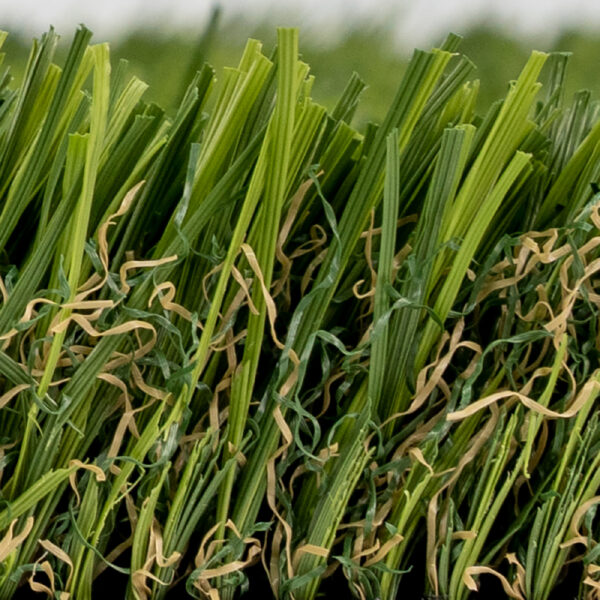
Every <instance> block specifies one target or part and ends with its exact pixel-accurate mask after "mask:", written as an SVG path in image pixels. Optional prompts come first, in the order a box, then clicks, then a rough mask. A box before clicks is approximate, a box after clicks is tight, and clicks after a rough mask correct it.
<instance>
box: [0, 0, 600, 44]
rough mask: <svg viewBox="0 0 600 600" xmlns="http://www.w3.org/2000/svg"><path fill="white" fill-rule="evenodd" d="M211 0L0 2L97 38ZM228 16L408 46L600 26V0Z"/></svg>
mask: <svg viewBox="0 0 600 600" xmlns="http://www.w3.org/2000/svg"><path fill="white" fill-rule="evenodd" d="M212 4H213V2H211V1H210V0H195V1H194V0H17V1H16V2H15V0H0V27H1V28H4V29H8V30H9V31H10V30H14V29H19V30H21V31H24V32H25V33H27V34H31V35H38V34H40V33H41V32H42V31H44V30H45V29H47V27H48V25H50V24H53V25H54V26H55V27H56V28H57V30H58V32H59V33H63V34H68V33H70V32H71V31H72V30H73V28H74V27H75V26H76V25H77V24H79V23H82V22H83V23H85V24H86V25H87V26H88V27H89V28H90V29H92V30H93V31H94V33H95V34H96V36H95V37H96V39H97V40H99V39H100V38H104V39H114V38H115V37H116V36H118V35H120V34H123V33H125V32H126V31H127V30H130V29H132V28H136V27H140V26H143V27H156V28H160V30H161V32H162V31H169V30H171V29H173V30H175V29H181V28H182V27H183V28H188V29H192V30H193V29H194V28H201V27H202V25H203V24H204V23H205V22H206V20H207V18H208V14H209V13H210V9H211V6H212ZM220 4H221V6H222V7H223V17H224V18H228V17H229V18H232V17H234V16H236V15H240V14H243V15H244V18H246V19H248V20H249V24H252V22H253V21H255V22H260V21H262V20H264V19H265V18H269V19H270V20H274V21H276V22H277V23H278V24H285V25H297V26H300V27H302V28H304V29H307V30H316V32H317V33H319V35H320V36H321V35H324V34H329V35H331V38H332V39H335V37H336V34H339V33H340V32H341V30H343V28H344V27H346V26H348V25H352V24H356V23H359V24H361V23H373V22H375V23H376V22H378V21H379V22H385V23H387V24H389V25H392V26H393V28H394V31H395V33H396V36H397V39H398V42H399V44H400V45H402V46H408V47H411V46H414V45H421V44H428V43H431V42H434V41H438V40H439V39H440V37H442V36H443V35H445V34H446V33H447V32H448V31H455V32H457V33H461V32H462V31H465V30H466V29H467V28H468V27H469V26H470V25H474V24H481V23H489V24H494V25H500V26H503V27H506V28H509V29H510V30H512V31H515V32H517V33H520V34H522V35H525V36H537V37H542V38H548V37H551V36H553V35H555V34H556V33H557V32H558V31H559V30H560V29H561V28H562V27H578V28H581V27H583V28H588V29H592V28H596V29H600V1H599V0H569V1H565V0H301V2H298V0H221V2H220Z"/></svg>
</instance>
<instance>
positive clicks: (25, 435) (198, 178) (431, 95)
mask: <svg viewBox="0 0 600 600" xmlns="http://www.w3.org/2000/svg"><path fill="white" fill-rule="evenodd" d="M90 37H91V34H90V32H89V31H87V30H86V29H85V28H81V29H80V30H79V31H78V32H77V33H76V35H75V37H74V39H73V42H72V45H71V49H70V51H69V54H68V57H67V59H66V62H65V64H64V65H63V66H62V67H58V66H57V65H56V64H54V63H53V54H54V51H55V49H56V45H57V36H56V34H55V33H54V31H52V30H51V31H49V32H48V33H47V34H46V35H44V36H43V37H42V38H41V40H40V41H38V42H35V43H34V45H33V47H32V50H31V55H30V59H29V63H28V67H27V71H26V74H25V77H24V78H23V81H22V82H21V84H20V86H18V87H16V88H13V87H12V83H11V79H10V77H9V75H8V74H6V75H3V76H2V78H1V79H0V197H1V207H0V249H1V251H2V254H1V265H0V274H1V280H0V284H1V285H0V292H1V294H2V304H1V307H0V340H1V343H2V346H1V351H0V386H1V390H0V473H1V477H2V478H1V481H0V484H1V488H0V491H1V496H0V497H1V504H0V562H1V568H0V598H12V597H18V594H23V593H24V591H23V590H33V591H34V592H39V593H41V594H46V596H48V597H51V598H60V599H62V600H65V599H66V598H73V599H85V598H92V597H94V598H96V597H103V596H104V595H105V594H106V590H107V589H110V590H111V592H110V593H112V594H114V595H115V596H118V597H126V598H131V599H138V600H140V599H145V598H165V597H177V598H181V597H187V596H188V595H189V596H191V597H196V598H210V599H212V600H214V599H216V598H223V599H229V600H231V599H233V598H236V597H240V596H242V595H243V594H245V593H248V595H249V597H259V595H261V594H262V595H263V596H264V597H268V596H269V595H273V596H274V597H278V598H294V599H296V600H303V599H311V598H315V597H317V596H318V595H320V594H321V595H326V594H328V593H335V594H336V595H337V597H342V596H343V597H352V596H353V597H357V598H365V599H373V598H381V599H382V600H391V599H393V598H395V597H396V595H397V594H398V593H400V594H403V595H404V596H405V597H411V598H419V597H420V596H422V595H423V596H424V595H429V596H434V597H439V598H446V597H447V598H451V599H453V600H455V599H456V600H460V599H463V598H467V597H468V596H469V594H470V593H471V592H472V591H474V590H477V589H478V587H482V588H483V587H485V588H486V589H487V590H488V593H489V590H493V589H498V590H501V592H500V593H501V594H503V595H504V596H508V597H512V598H521V599H524V598H527V599H536V600H537V599H545V598H549V597H551V594H552V593H553V592H554V593H559V594H562V596H561V597H567V596H568V597H580V598H588V597H589V598H595V597H600V595H599V594H600V576H599V572H600V558H599V554H600V545H599V544H598V541H599V540H600V526H599V524H598V523H597V522H596V520H595V515H596V505H597V503H598V502H599V501H600V497H599V496H597V493H598V490H599V489H600V453H599V452H598V450H599V449H600V446H599V444H600V424H599V422H598V411H597V410H596V408H595V406H594V403H595V401H596V398H597V396H598V392H599V391H600V371H598V367H599V366H600V365H599V359H600V354H599V351H600V337H599V336H600V332H599V330H598V315H599V303H600V290H598V289H597V287H596V286H598V285H599V283H600V280H599V279H598V276H597V273H598V272H599V271H600V232H599V229H600V196H598V195H597V193H596V192H597V191H598V188H597V186H596V182H597V181H598V180H599V179H600V119H599V117H600V114H599V112H600V111H599V106H598V105H597V104H596V103H594V102H592V101H591V99H590V96H589V94H588V93H586V92H581V93H580V94H578V95H576V96H575V98H574V99H573V100H572V101H571V102H566V101H565V99H564V98H563V93H562V90H563V83H564V76H565V69H566V63H567V56H566V55H564V54H553V55H549V56H548V55H546V54H543V53H539V52H534V53H533V54H532V55H531V58H530V59H529V61H528V62H527V64H526V65H525V66H524V68H523V71H522V72H521V74H520V75H519V77H518V79H517V80H516V81H514V82H512V83H511V84H510V87H509V89H508V91H507V94H506V97H505V98H504V99H503V100H500V101H498V102H497V103H495V104H494V105H492V106H491V107H490V108H489V110H488V111H487V112H486V113H485V114H484V115H483V116H478V115H477V114H476V113H475V105H476V100H477V93H478V82H477V81H476V80H472V79H471V78H472V76H473V67H472V64H471V63H470V61H469V60H468V59H467V58H466V57H464V56H461V55H460V54H457V53H456V50H457V47H458V42H459V40H458V38H457V37H455V36H450V37H449V38H448V39H447V40H446V41H445V42H444V44H443V45H442V47H441V48H440V49H435V50H432V51H431V52H422V51H416V52H415V53H414V56H413V58H412V60H411V62H410V64H409V66H408V68H407V70H406V72H405V73H404V75H403V76H402V77H401V78H400V79H401V80H400V82H399V87H398V92H397V95H396V97H395V98H394V100H393V102H392V104H391V106H390V109H389V112H388V115H387V117H386V118H385V120H384V122H383V123H381V124H380V125H375V124H370V125H369V126H367V127H366V129H365V131H363V132H362V133H359V132H358V131H356V130H355V129H354V128H353V127H352V125H351V121H352V116H353V114H354V112H355V110H356V107H357V103H358V99H359V96H360V94H361V91H362V90H363V89H364V84H363V82H362V81H361V80H360V78H359V77H358V76H354V77H352V78H351V80H350V81H349V82H348V85H347V87H346V88H345V89H344V90H343V91H342V93H341V95H340V98H339V101H338V102H337V104H336V105H335V107H333V109H332V110H331V111H328V110H326V109H325V108H324V107H322V106H320V105H318V104H316V103H315V102H314V101H313V100H312V99H311V95H310V94H311V86H312V83H313V79H312V77H311V75H310V73H309V67H308V66H307V65H306V64H305V63H303V62H302V61H300V60H299V58H298V48H297V45H298V41H297V32H296V31H295V30H291V29H281V30H280V31H279V33H278V45H277V48H276V50H275V51H274V52H273V53H272V55H270V58H268V57H267V56H266V55H265V54H264V53H263V51H262V48H261V44H260V43H259V42H257V41H253V40H251V41H249V42H248V44H247V46H246V49H245V51H244V54H243V56H242V57H241V60H240V63H239V65H238V66H237V67H236V68H230V69H226V70H225V71H224V72H223V73H222V74H220V75H219V78H218V81H217V80H216V78H215V74H214V72H213V70H212V69H211V68H210V67H209V66H207V65H206V66H204V67H202V69H201V70H200V71H199V72H198V73H197V74H196V76H195V77H194V79H193V81H192V82H191V83H190V85H189V87H188V89H187V91H186V93H185V96H184V97H183V99H182V101H181V104H180V106H179V109H178V110H177V112H176V114H173V115H165V114H164V112H163V111H162V110H161V109H160V108H159V107H158V106H156V105H152V104H147V103H145V102H144V101H143V99H142V98H143V94H144V91H145V89H146V86H145V84H144V83H142V82H141V81H139V80H138V79H136V78H135V77H130V76H129V75H128V74H127V65H126V63H125V62H121V63H119V64H118V65H112V70H111V64H110V59H109V51H108V47H107V46H106V45H104V44H102V45H92V46H90V45H89V41H90ZM540 80H541V81H543V82H544V85H543V86H542V85H541V84H540V83H538V81H540ZM266 590H270V591H266ZM331 590H333V592H331ZM556 590H559V591H558V592H557V591H556ZM40 597H42V596H40ZM557 597H558V596H557Z"/></svg>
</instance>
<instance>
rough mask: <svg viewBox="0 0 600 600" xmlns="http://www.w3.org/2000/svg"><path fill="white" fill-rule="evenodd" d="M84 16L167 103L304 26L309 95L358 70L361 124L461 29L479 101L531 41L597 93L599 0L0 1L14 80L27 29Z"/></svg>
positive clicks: (68, 33)
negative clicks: (205, 68)
mask: <svg viewBox="0 0 600 600" xmlns="http://www.w3.org/2000/svg"><path fill="white" fill-rule="evenodd" d="M79 23H85V24H86V25H87V26H88V27H89V28H90V29H92V31H94V39H95V40H96V41H98V42H100V41H109V42H110V43H111V47H112V55H113V56H114V57H115V58H122V57H124V58H127V59H128V60H129V62H130V70H131V73H132V74H135V75H137V76H139V77H140V78H141V79H143V80H144V81H146V82H147V83H149V84H150V90H149V91H148V92H147V94H148V96H147V98H148V99H149V100H154V101H156V102H158V103H159V104H160V105H161V106H164V107H166V108H169V107H172V106H174V105H176V104H177V102H178V100H179V98H180V96H181V90H182V87H184V86H185V83H186V82H187V81H189V79H190V78H191V74H192V73H193V72H194V71H195V69H196V68H197V67H198V66H199V65H200V64H201V63H202V61H203V60H207V61H208V62H210V63H211V64H212V65H213V66H214V67H215V68H216V69H217V73H218V71H219V69H220V68H221V67H223V66H225V65H235V64H237V61H238V59H239V56H240V52H241V50H242V48H243V46H244V43H245V41H246V39H247V38H248V37H257V38H259V39H261V40H263V41H264V42H265V45H266V48H267V52H269V51H270V48H271V47H272V45H273V42H274V39H275V27H276V26H277V25H288V26H290V25H293V26H298V27H299V28H300V48H301V53H302V55H303V57H304V59H305V60H306V61H307V62H308V63H309V64H310V65H311V67H312V72H313V73H314V74H315V75H316V83H315V87H314V93H313V96H314V98H315V100H316V101H318V102H320V103H322V104H325V105H326V106H328V107H331V106H333V104H334V103H335V100H336V98H337V95H338V94H339V92H340V91H341V89H342V88H343V86H344V84H345V83H346V81H347V79H348V77H349V76H350V74H351V73H352V72H353V71H357V72H358V73H359V74H360V75H361V77H362V78H363V79H364V80H365V81H366V83H367V84H368V85H369V89H368V90H367V91H366V92H365V94H364V96H363V99H362V103H361V109H360V113H359V115H358V119H359V121H363V122H364V121H367V120H375V121H379V120H381V118H382V117H383V115H384V114H385V111H386V109H387V107H388V105H389V103H390V101H391V99H392V97H393V95H394V92H395V90H396V87H397V85H398V81H399V79H400V77H401V75H402V72H403V69H404V65H405V63H406V60H407V59H408V57H409V56H410V53H411V51H412V49H413V48H414V47H421V48H425V49H427V48H429V47H431V46H435V45H438V44H440V43H441V41H442V40H443V39H444V37H445V35H446V34H447V33H448V32H449V31H453V32H455V33H458V34H461V35H462V36H464V41H463V44H462V46H461V50H462V52H463V53H465V54H467V56H469V57H470V58H471V59H472V60H473V61H474V63H475V64H476V65H477V67H478V69H477V72H476V76H477V77H478V78H479V79H480V80H481V83H482V86H481V94H480V99H479V104H480V106H479V108H480V109H483V108H485V107H486V105H488V104H489V103H491V102H492V101H493V100H495V99H497V98H499V97H501V96H503V95H504V93H505V91H506V85H507V84H508V82H509V81H510V80H511V79H514V78H516V76H517V75H518V74H519V71H520V69H521V66H522V65H523V64H524V62H525V60H526V58H527V56H528V54H529V52H530V51H531V50H532V49H538V50H560V51H569V52H572V53H573V56H572V58H571V62H570V72H569V77H568V82H569V85H568V90H569V93H572V92H574V91H576V90H578V89H582V88H587V89H590V90H591V91H592V92H593V93H594V95H595V96H596V97H597V95H598V93H599V92H600V68H599V67H600V2H599V1H598V0H570V1H569V2H566V1H564V0H345V1H342V0H302V2H298V1H292V0H277V1H275V0H245V1H244V0H221V2H218V3H213V2H210V1H208V0H198V1H195V2H192V1H190V0H100V1H98V0H94V1H91V0H20V1H19V2H14V0H0V29H4V30H6V31H8V32H9V33H10V36H9V39H8V40H7V42H6V43H5V46H4V50H5V51H6V53H7V55H8V56H7V59H6V62H7V63H8V64H9V65H11V68H12V73H13V76H14V77H15V79H16V80H17V81H18V79H19V77H20V75H21V73H22V72H23V68H24V65H25V63H26V60H27V56H28V52H29V48H30V46H31V40H32V38H33V37H39V35H40V34H41V33H43V32H44V31H45V30H46V29H47V28H48V27H49V26H50V25H53V26H55V28H56V29H57V31H58V33H59V34H61V35H62V38H63V41H64V46H65V47H66V46H67V45H68V42H69V41H70V39H71V37H72V35H73V32H74V30H75V28H76V27H77V25H78V24H79ZM209 24H210V25H209Z"/></svg>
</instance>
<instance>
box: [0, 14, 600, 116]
mask: <svg viewBox="0 0 600 600" xmlns="http://www.w3.org/2000/svg"><path fill="white" fill-rule="evenodd" d="M275 30H276V28H275V25H273V24H271V23H263V24H261V25H260V26H258V27H252V28H251V29H250V28H249V26H248V25H247V24H245V23H244V22H243V21H241V20H237V21H235V20H234V21H229V22H226V23H217V25H216V27H214V28H212V29H211V30H210V33H209V35H206V32H204V33H203V35H201V36H200V35H199V36H198V37H196V38H194V37H193V36H192V35H191V34H190V33H189V32H185V33H182V34H178V35H172V34H168V35H167V34H164V33H163V34H161V33H160V32H157V31H155V30H152V31H150V30H137V31H132V32H131V33H130V34H129V35H127V36H126V37H124V38H122V39H116V40H108V41H109V42H110V45H111V55H112V57H113V65H116V62H117V60H118V59H126V60H128V62H129V73H130V75H136V76H137V77H139V78H140V79H142V80H143V81H145V82H146V83H147V84H148V85H149V86H150V87H149V89H148V91H147V93H146V99H147V100H150V101H154V102H156V103H157V104H159V105H160V106H162V107H164V108H166V109H167V110H168V109H170V108H172V107H173V106H175V105H177V103H178V101H179V99H180V97H181V94H182V92H183V90H184V89H185V86H186V85H187V82H188V81H190V80H191V77H192V75H193V73H194V72H195V70H197V69H198V68H199V67H200V66H201V64H202V63H203V62H204V61H207V62H208V63H210V64H211V65H212V66H213V67H214V68H215V69H216V72H217V78H218V77H219V74H220V71H221V69H222V68H223V67H224V66H234V65H236V64H237V63H238V60H239V57H240V55H241V52H242V49H243V47H244V44H245V42H246V40H247V39H248V38H249V37H252V38H256V39H260V40H262V41H263V42H264V44H265V48H266V49H267V53H269V52H270V50H271V48H273V46H274V40H275V35H276V34H275ZM58 33H59V34H60V35H61V36H62V40H61V47H60V48H59V52H58V61H59V63H60V61H61V60H62V58H64V54H65V50H66V48H67V47H68V44H69V42H70V39H71V38H72V35H73V33H74V32H68V31H58ZM457 33H461V32H457ZM461 35H462V36H463V41H462V44H461V47H460V51H461V52H462V53H464V54H466V55H467V56H468V57H469V58H470V59H471V60H472V61H473V63H474V64H475V66H476V69H475V71H474V74H473V79H480V81H481V88H480V96H479V101H478V109H479V111H480V112H481V111H483V110H485V108H487V106H489V105H490V104H491V103H492V102H493V101H494V100H497V99H498V98H501V97H503V96H504V94H505V92H506V87H507V85H508V84H509V82H510V81H511V80H514V79H515V78H516V77H517V76H518V74H519V72H520V70H521V68H522V66H523V65H524V64H525V61H526V60H527V57H528V56H529V54H530V53H531V51H532V50H543V51H547V52H551V51H562V52H570V53H572V55H573V56H572V57H571V59H570V61H569V69H568V73H567V86H566V89H567V96H571V95H572V94H573V93H575V92H576V91H578V90H580V89H588V90H589V91H590V92H591V93H592V97H593V98H596V97H598V95H599V92H600V79H599V78H598V74H597V68H596V66H597V64H598V57H599V56H600V32H598V33H597V34H595V33H590V32H588V31H586V32H584V31H565V32H563V33H562V34H560V35H558V36H557V37H556V38H555V39H553V40H552V41H550V42H548V41H545V42H543V43H541V42H540V40H525V39H523V38H519V37H517V36H515V35H511V34H509V33H507V32H506V31H505V30H503V29H501V28H494V27H491V26H487V25H480V26H477V27H473V28H471V29H469V30H468V31H466V32H464V33H462V34H461ZM98 41H104V40H98ZM441 42H442V40H439V43H441ZM30 47H31V39H30V38H27V37H26V36H24V35H22V34H20V33H19V32H15V31H9V37H8V39H7V41H6V42H5V44H4V47H3V49H2V51H3V52H5V53H6V55H7V56H6V59H5V62H4V65H9V66H10V67H11V72H12V74H13V76H14V78H15V82H14V83H13V85H16V84H18V82H19V81H20V77H21V75H22V73H23V70H24V67H25V64H26V61H27V56H28V53H29V49H30ZM300 53H301V55H302V57H303V59H304V60H305V61H306V62H308V64H309V65H310V66H311V72H312V73H313V74H314V75H315V77H316V80H315V85H314V88H313V98H314V100H315V101H316V102H319V103H321V104H323V105H325V106H327V107H328V108H331V107H332V106H333V105H334V104H335V102H336V99H337V97H338V95H339V94H340V92H341V90H342V89H343V87H344V85H345V84H346V81H347V80H348V78H349V77H350V75H351V74H352V72H354V71H356V72H357V73H358V74H359V75H360V76H361V77H362V79H363V80H364V81H365V82H366V83H367V85H368V89H367V90H366V91H365V92H364V94H363V97H362V99H361V103H360V107H359V112H358V114H357V119H358V122H361V123H364V122H366V121H369V120H373V121H376V122H380V121H381V120H382V119H383V117H384V115H385V113H386V111H387V108H388V106H389V104H390V103H391V101H392V98H393V96H394V94H395V92H396V89H397V86H398V83H399V81H400V78H401V77H402V74H403V72H404V68H405V65H406V63H407V60H408V58H409V56H410V54H411V52H408V51H405V50H401V49H399V48H398V43H397V41H396V40H394V36H393V34H392V32H391V31H390V30H386V29H385V28H383V27H381V26H366V27H364V28H358V27H354V28H352V29H349V30H348V31H347V32H346V34H345V36H343V37H342V38H341V39H339V40H337V41H336V42H335V43H333V44H332V43H331V42H330V41H329V40H327V39H321V38H319V36H317V35H315V34H314V32H312V33H310V32H309V33H308V34H307V35H303V31H302V29H300Z"/></svg>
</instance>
